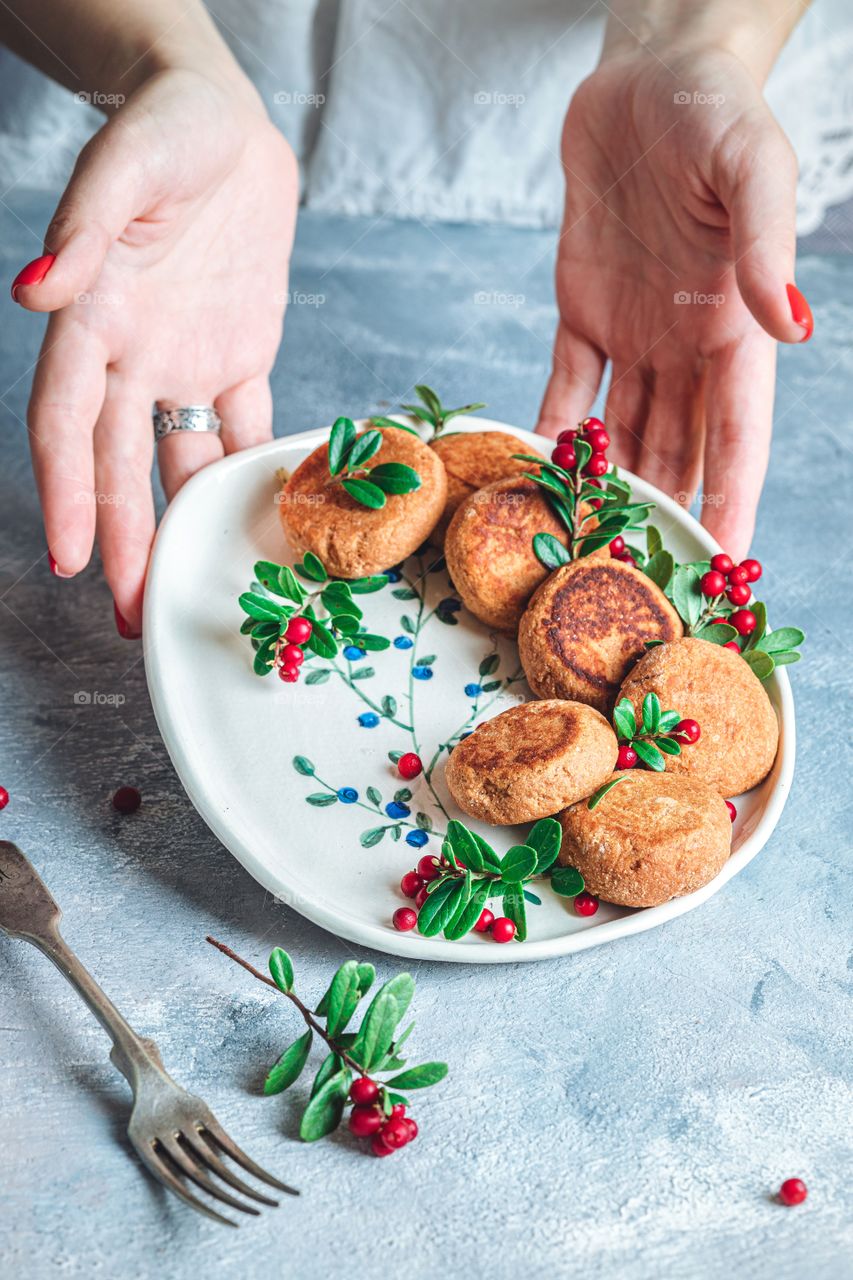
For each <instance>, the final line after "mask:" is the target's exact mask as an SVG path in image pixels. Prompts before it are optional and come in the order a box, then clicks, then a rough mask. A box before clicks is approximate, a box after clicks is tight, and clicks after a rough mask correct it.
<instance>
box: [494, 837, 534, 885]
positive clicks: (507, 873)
mask: <svg viewBox="0 0 853 1280" xmlns="http://www.w3.org/2000/svg"><path fill="white" fill-rule="evenodd" d="M537 861H538V855H537V853H536V850H535V849H531V847H530V845H527V844H514V845H513V846H512V848H511V849H509V850H507V852H506V853H505V854H504V856H503V857H502V858H501V877H502V879H504V880H511V881H513V882H516V881H519V880H526V879H527V878H528V876H532V875H533V873H534V871H535V870H536V863H537Z"/></svg>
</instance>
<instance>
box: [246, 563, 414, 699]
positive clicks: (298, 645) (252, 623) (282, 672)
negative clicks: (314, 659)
mask: <svg viewBox="0 0 853 1280" xmlns="http://www.w3.org/2000/svg"><path fill="white" fill-rule="evenodd" d="M295 570H296V573H294V571H293V569H291V568H290V566H289V565H286V564H274V563H273V562H272V561H271V560H258V561H257V563H256V564H255V570H254V572H255V579H256V581H255V582H254V583H253V584H252V587H251V588H250V589H249V590H248V591H244V592H243V594H242V595H241V596H240V598H239V604H240V608H241V609H242V610H243V612H244V613H245V614H246V615H247V617H246V618H245V619H244V621H243V624H242V626H241V627H240V634H241V635H248V636H250V637H251V641H252V648H253V649H254V650H255V659H254V664H253V667H254V671H255V674H256V675H259V676H266V675H269V673H270V672H271V671H276V670H277V671H278V674H279V676H280V678H281V679H282V680H283V681H284V682H285V684H294V683H295V682H296V681H297V680H298V679H299V672H300V668H301V666H302V663H303V662H304V660H305V650H306V649H308V650H310V651H311V652H312V653H315V654H316V655H317V656H318V657H320V658H336V657H337V655H338V650H339V648H340V647H342V646H345V645H347V644H351V643H352V642H353V639H354V638H355V639H356V640H357V642H358V646H359V648H360V649H370V650H373V651H376V652H378V651H380V650H382V649H387V648H388V647H389V645H390V643H391V641H390V640H388V639H387V638H386V637H385V636H379V635H372V634H371V633H370V632H368V631H366V630H365V629H364V628H363V626H362V617H363V614H362V610H361V608H360V606H359V605H358V604H356V602H355V600H354V599H353V596H354V595H365V594H368V593H370V592H372V591H379V590H381V588H382V587H384V586H385V585H386V583H387V581H388V579H387V577H386V576H385V574H375V575H373V576H372V577H369V578H356V579H354V580H351V581H344V580H343V579H341V578H330V577H329V575H328V573H327V572H326V568H325V566H324V564H323V562H322V561H321V560H320V559H319V557H318V556H315V555H314V554H313V552H310V551H309V552H308V553H307V555H306V556H305V558H304V560H302V561H301V562H300V563H299V564H297V565H296V566H295ZM296 574H299V576H300V577H302V578H303V579H305V580H306V581H308V582H310V583H312V584H313V585H314V586H315V590H314V591H312V592H309V591H307V590H306V589H305V587H303V585H302V583H301V582H300V581H299V580H298V578H297V577H296ZM260 588H263V591H262V590H260ZM321 613H322V615H323V616H321Z"/></svg>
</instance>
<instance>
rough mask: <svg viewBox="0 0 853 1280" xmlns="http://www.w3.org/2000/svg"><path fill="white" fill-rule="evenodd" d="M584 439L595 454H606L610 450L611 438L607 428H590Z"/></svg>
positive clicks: (586, 431)
mask: <svg viewBox="0 0 853 1280" xmlns="http://www.w3.org/2000/svg"><path fill="white" fill-rule="evenodd" d="M583 438H584V440H586V442H587V444H588V445H590V446H591V447H592V450H593V452H594V453H606V452H607V450H608V449H609V448H610V436H609V435H608V434H607V429H606V427H590V428H589V429H587V430H585V431H584V433H583Z"/></svg>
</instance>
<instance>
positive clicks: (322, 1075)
mask: <svg viewBox="0 0 853 1280" xmlns="http://www.w3.org/2000/svg"><path fill="white" fill-rule="evenodd" d="M342 1047H343V1046H342ZM343 1066H344V1060H343V1058H339V1057H338V1055H337V1054H336V1053H330V1054H328V1056H327V1057H325V1058H324V1059H323V1061H322V1062H321V1063H320V1070H319V1071H318V1072H317V1074H316V1076H315V1077H314V1083H313V1084H312V1085H311V1094H310V1096H311V1097H312V1098H313V1097H314V1096H315V1094H318V1093H319V1092H320V1090H321V1089H322V1087H323V1085H324V1084H325V1083H326V1081H327V1080H331V1078H332V1076H334V1075H337V1074H338V1072H339V1071H342V1070H343Z"/></svg>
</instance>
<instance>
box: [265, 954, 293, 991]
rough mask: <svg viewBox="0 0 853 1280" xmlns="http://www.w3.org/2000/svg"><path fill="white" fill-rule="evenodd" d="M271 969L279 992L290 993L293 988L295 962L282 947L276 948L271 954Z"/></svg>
mask: <svg viewBox="0 0 853 1280" xmlns="http://www.w3.org/2000/svg"><path fill="white" fill-rule="evenodd" d="M269 967H270V973H271V974H272V979H273V982H274V983H275V985H276V986H277V987H278V989H279V991H285V992H287V991H290V989H291V988H292V986H293V961H292V960H291V958H290V956H289V955H288V954H287V952H286V951H285V950H284V949H283V948H282V947H275V948H274V949H273V950H272V952H271V953H270V958H269Z"/></svg>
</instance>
